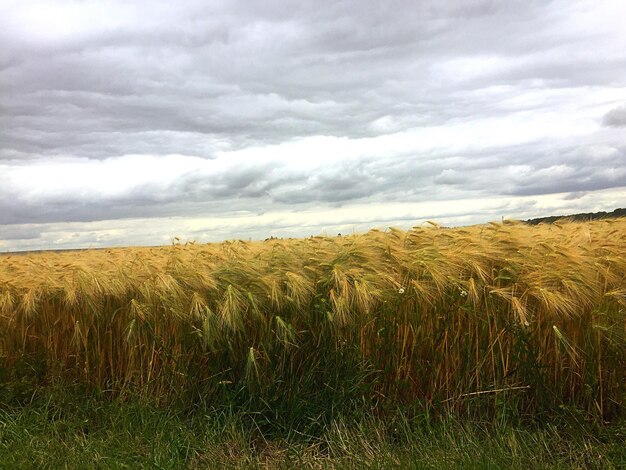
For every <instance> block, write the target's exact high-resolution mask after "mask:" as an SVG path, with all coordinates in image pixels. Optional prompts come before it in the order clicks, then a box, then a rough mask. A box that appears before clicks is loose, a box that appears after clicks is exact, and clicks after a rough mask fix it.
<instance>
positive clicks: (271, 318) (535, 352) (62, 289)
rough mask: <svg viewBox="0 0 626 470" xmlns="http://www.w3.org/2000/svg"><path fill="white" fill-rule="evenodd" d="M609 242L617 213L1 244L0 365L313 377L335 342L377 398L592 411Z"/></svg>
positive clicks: (181, 376)
mask: <svg viewBox="0 0 626 470" xmlns="http://www.w3.org/2000/svg"><path fill="white" fill-rule="evenodd" d="M625 253H626V220H607V221H599V222H590V223H558V224H554V225H540V226H536V227H531V226H527V225H524V224H521V223H504V224H496V223H493V224H488V225H481V226H474V227H466V228H459V229H446V228H441V227H439V226H437V225H436V224H433V225H432V226H430V227H428V228H422V227H416V228H414V229H412V230H410V231H403V230H399V229H391V230H389V231H386V232H382V231H378V230H372V231H370V232H368V233H365V234H359V235H352V236H347V237H338V238H327V237H312V238H308V239H300V240H268V241H265V242H242V241H229V242H224V243H221V244H207V245H200V244H187V245H173V246H171V247H163V248H125V249H107V250H88V251H74V252H60V253H40V254H27V255H22V256H18V255H4V256H2V257H0V365H1V366H3V367H5V368H8V369H9V370H12V368H14V367H15V366H16V364H19V363H20V361H24V360H29V361H38V363H39V364H43V365H44V368H45V379H46V380H58V379H64V378H68V377H69V378H73V379H80V380H83V381H85V382H88V383H90V384H93V385H96V386H98V387H101V388H106V389H114V390H116V391H117V392H123V391H125V390H134V391H140V392H141V393H144V394H147V395H154V396H162V397H167V396H171V395H172V394H176V393H177V390H181V389H182V388H185V387H188V386H189V384H190V383H192V382H193V383H194V384H202V387H205V388H204V389H205V390H206V391H207V393H209V392H210V393H213V392H215V390H218V389H219V387H221V386H223V384H235V385H241V386H243V387H246V386H252V385H251V384H252V383H255V384H256V385H254V387H256V388H255V390H257V392H259V393H262V392H263V390H266V391H268V390H269V389H270V388H271V387H274V388H275V387H277V386H278V385H277V384H282V383H285V384H286V383H294V382H293V381H297V380H298V379H299V378H302V377H304V376H305V375H306V374H311V376H310V377H308V378H307V380H309V381H310V383H312V384H316V383H317V382H316V381H315V380H316V379H315V377H316V374H317V375H320V374H321V375H323V374H325V373H330V371H328V370H324V367H327V368H328V367H333V366H332V365H330V364H331V362H329V361H330V358H333V357H339V356H337V354H340V357H341V358H345V357H346V356H345V354H347V353H349V354H351V355H352V356H354V357H355V358H356V360H357V361H358V364H359V366H358V367H362V368H363V370H368V371H370V372H371V374H370V375H369V377H370V381H369V382H368V384H367V385H368V387H369V388H368V390H369V391H370V392H371V397H384V399H383V398H381V400H390V401H402V402H417V401H419V402H420V403H424V404H426V406H437V404H444V403H445V404H446V406H449V407H454V408H455V409H459V410H460V409H467V408H468V407H471V406H472V403H474V402H473V401H472V400H477V399H479V398H480V399H483V398H484V399H488V400H492V403H493V404H495V403H497V399H496V397H495V396H496V395H499V394H503V393H505V394H506V393H508V395H507V396H508V397H509V398H510V399H513V398H512V397H516V398H515V399H516V400H518V401H517V402H516V403H518V404H519V406H522V407H526V408H527V409H536V408H539V407H540V406H541V403H543V402H546V401H547V402H550V403H554V402H556V401H558V402H560V403H573V404H576V405H579V406H581V407H584V408H585V409H587V410H589V411H590V412H594V413H600V414H608V413H613V412H616V410H617V411H619V409H621V407H622V406H623V404H624V385H625V384H624V379H625V371H626V359H625V356H626V354H625V346H626V341H625V336H626V256H625ZM352 356H351V357H352ZM342 360H343V359H342ZM333 364H334V363H333ZM304 380H305V379H304V378H302V381H304ZM289 381H292V382H289ZM246 384H247V385H246ZM285 386H286V385H285ZM264 387H265V388H264ZM507 390H508V391H509V392H507ZM492 391H493V393H491V392H492ZM215 393H217V392H215ZM289 393H292V392H289ZM368 393H369V392H368ZM377 400H378V399H377Z"/></svg>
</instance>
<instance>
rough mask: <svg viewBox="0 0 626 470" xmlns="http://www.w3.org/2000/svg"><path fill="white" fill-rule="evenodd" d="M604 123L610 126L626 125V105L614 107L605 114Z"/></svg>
mask: <svg viewBox="0 0 626 470" xmlns="http://www.w3.org/2000/svg"><path fill="white" fill-rule="evenodd" d="M602 124H603V125H604V126H608V127H626V105H623V106H620V107H617V108H614V109H612V110H610V111H609V112H608V113H606V114H605V115H604V117H603V118H602Z"/></svg>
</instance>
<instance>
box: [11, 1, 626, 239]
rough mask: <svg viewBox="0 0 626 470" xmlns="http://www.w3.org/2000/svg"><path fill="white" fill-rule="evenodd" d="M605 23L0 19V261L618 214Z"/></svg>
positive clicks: (247, 4) (85, 8) (24, 12)
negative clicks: (59, 252) (30, 254)
mask: <svg viewBox="0 0 626 470" xmlns="http://www.w3.org/2000/svg"><path fill="white" fill-rule="evenodd" d="M624 18H626V2H623V1H621V0H614V1H608V0H593V1H591V0H588V1H577V0H567V1H561V0H555V1H540V0H524V1H501V2H498V1H491V0H464V1H456V0H454V1H440V0H435V1H430V0H426V1H400V0H390V1H386V2H379V1H373V0H371V1H369V0H348V1H326V0H317V1H301V2H285V1H280V2H279V1H272V0H265V1H254V0H241V1H237V0H231V1H220V0H216V1H210V2H207V1H196V0H189V1H176V2H172V1H158V0H153V1H141V0H138V1H114V0H94V1H28V0H19V1H14V0H0V44H2V47H0V251H14V250H34V249H62V248H79V247H104V246H126V245H161V244H169V243H171V242H172V240H173V237H179V238H180V239H182V240H196V241H198V242H209V241H219V240H224V239H233V238H236V239H264V238H267V237H270V236H277V237H301V236H309V235H318V234H328V235H335V234H336V233H344V234H348V233H353V232H362V231H366V230H368V229H370V228H373V227H378V228H385V227H389V226H398V227H404V228H410V227H412V226H419V225H422V224H424V223H425V222H426V221H427V220H435V221H437V222H439V223H441V224H444V225H449V226H454V225H468V224H474V223H484V222H488V221H494V220H496V221H499V220H502V219H503V218H513V219H526V218H531V217H539V216H546V215H555V214H567V213H576V212H591V211H599V210H607V211H608V210H613V209H615V208H618V207H626V53H625V51H626V28H624V26H623V24H624V23H623V22H624Z"/></svg>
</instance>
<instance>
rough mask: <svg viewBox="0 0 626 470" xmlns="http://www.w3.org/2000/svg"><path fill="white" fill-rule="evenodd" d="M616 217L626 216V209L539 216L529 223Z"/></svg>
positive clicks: (529, 220) (528, 222)
mask: <svg viewBox="0 0 626 470" xmlns="http://www.w3.org/2000/svg"><path fill="white" fill-rule="evenodd" d="M615 217H626V209H615V210H614V211H613V212H604V211H602V212H585V213H582V214H572V215H551V216H549V217H539V218H536V219H528V220H527V221H526V223H527V224H530V225H537V224H540V223H545V224H551V223H554V222H556V221H557V220H560V219H568V220H574V221H589V220H598V219H612V218H615Z"/></svg>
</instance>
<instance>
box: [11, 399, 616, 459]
mask: <svg viewBox="0 0 626 470" xmlns="http://www.w3.org/2000/svg"><path fill="white" fill-rule="evenodd" d="M625 466H626V422H624V421H621V422H616V423H613V424H610V425H607V424H602V425H600V424H598V423H597V422H596V423H590V422H585V421H581V419H580V417H579V416H577V415H576V414H575V413H571V412H564V413H563V414H562V415H561V416H553V418H552V419H551V421H550V423H543V424H538V423H534V424H526V425H521V424H520V423H509V422H506V421H502V420H500V421H494V422H477V421H466V422H465V421H459V420H458V418H445V419H444V418H439V419H432V418H426V417H424V416H412V417H411V415H410V413H408V412H399V411H394V412H389V413H388V414H386V415H385V416H384V417H382V416H373V415H367V414H365V415H361V416H352V417H350V418H344V417H341V416H337V417H336V418H335V419H333V420H332V421H330V422H329V423H327V424H326V425H324V426H320V427H318V428H316V434H315V435H307V434H304V433H294V432H285V431H284V429H283V428H281V427H280V426H277V427H274V428H272V426H268V425H267V423H266V422H265V421H264V420H263V419H260V421H259V419H258V415H255V414H251V413H245V412H243V411H241V410H239V411H234V410H227V409H219V410H216V409H209V408H206V407H196V408H193V409H190V408H182V407H155V406H151V405H149V404H146V403H141V402H139V401H130V402H121V401H118V400H108V399H105V398H103V397H102V396H94V395H89V394H85V393H83V392H82V391H81V390H74V389H72V388H54V387H52V388H46V389H34V390H33V391H32V392H31V394H30V396H28V397H27V398H26V400H24V402H23V403H20V404H18V403H17V402H16V401H15V400H12V401H11V402H10V403H4V404H3V405H1V407H0V468H7V469H9V468H10V469H16V468H80V469H83V468H398V467H404V468H433V469H437V468H441V469H444V468H446V469H447V468H463V469H465V468H477V469H478V468H481V469H482V468H484V469H499V468H507V469H508V468H519V469H527V468H563V469H571V468H585V469H587V468H598V469H611V468H615V469H617V468H624V467H625Z"/></svg>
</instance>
